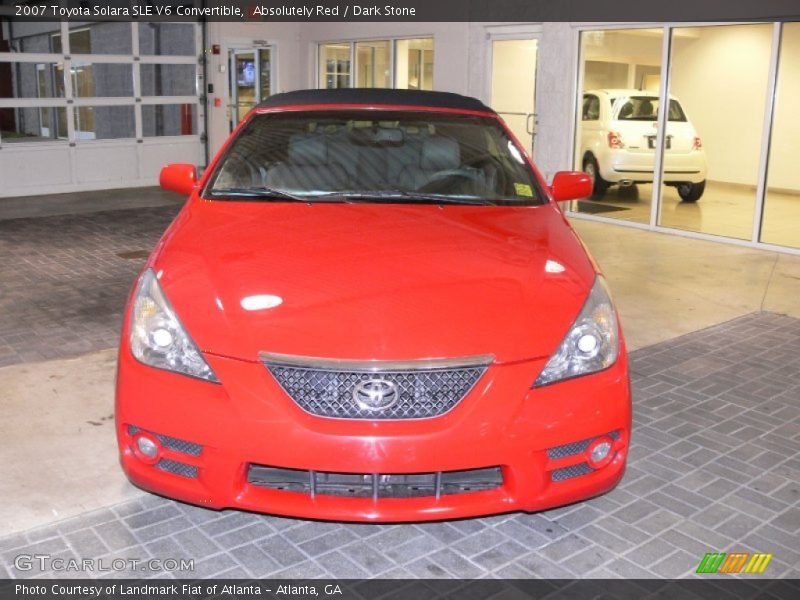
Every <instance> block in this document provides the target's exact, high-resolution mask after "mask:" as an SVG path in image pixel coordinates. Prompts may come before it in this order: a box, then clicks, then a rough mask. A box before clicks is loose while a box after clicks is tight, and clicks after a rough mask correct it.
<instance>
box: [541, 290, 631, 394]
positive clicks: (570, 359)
mask: <svg viewBox="0 0 800 600" xmlns="http://www.w3.org/2000/svg"><path fill="white" fill-rule="evenodd" d="M618 355H619V328H618V326H617V314H616V312H614V305H613V303H612V302H611V296H610V295H609V293H608V287H607V286H606V282H605V279H603V278H602V277H601V276H600V275H598V276H597V277H596V278H595V281H594V285H593V286H592V291H591V292H589V297H588V298H587V299H586V302H585V304H584V305H583V308H582V309H581V312H580V313H578V318H577V319H575V322H574V323H573V324H572V327H571V328H570V330H569V331H568V332H567V335H566V336H565V337H564V340H563V341H562V342H561V345H560V346H559V347H558V350H556V351H555V353H554V354H553V355H552V356H551V357H550V360H549V361H548V362H547V365H545V367H544V370H543V371H542V372H541V374H540V375H539V378H538V379H537V380H536V383H534V386H542V385H547V384H548V383H553V382H555V381H561V380H562V379H569V378H572V377H579V376H580V375H588V374H589V373H596V372H597V371H602V370H603V369H606V368H608V367H610V366H611V365H613V364H614V362H615V361H616V360H617V356H618Z"/></svg>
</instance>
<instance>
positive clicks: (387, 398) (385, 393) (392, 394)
mask: <svg viewBox="0 0 800 600" xmlns="http://www.w3.org/2000/svg"><path fill="white" fill-rule="evenodd" d="M399 396H400V394H399V393H398V391H397V385H396V384H395V383H393V382H391V381H387V380H386V379H365V380H364V381H359V382H358V384H357V385H356V387H355V388H354V389H353V400H355V402H356V404H357V405H358V407H359V408H360V409H361V410H369V411H373V412H374V411H379V410H385V409H387V408H389V407H391V406H393V405H394V403H395V402H397V399H398V397H399Z"/></svg>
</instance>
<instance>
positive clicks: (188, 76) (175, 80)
mask: <svg viewBox="0 0 800 600" xmlns="http://www.w3.org/2000/svg"><path fill="white" fill-rule="evenodd" d="M140 69H141V85H142V96H194V95H195V94H196V93H197V87H196V83H195V79H196V77H197V75H196V73H197V67H196V66H195V65H175V64H173V65H170V64H158V65H150V64H144V65H142V66H141V67H140Z"/></svg>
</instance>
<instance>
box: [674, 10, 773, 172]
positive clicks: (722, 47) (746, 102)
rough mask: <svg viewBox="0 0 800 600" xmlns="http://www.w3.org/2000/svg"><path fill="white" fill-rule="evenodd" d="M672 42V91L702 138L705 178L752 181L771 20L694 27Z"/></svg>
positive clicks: (758, 152)
mask: <svg viewBox="0 0 800 600" xmlns="http://www.w3.org/2000/svg"><path fill="white" fill-rule="evenodd" d="M692 31H693V32H697V33H698V35H697V37H681V36H677V37H676V38H675V39H674V41H673V59H672V85H671V87H670V92H671V93H672V94H673V95H674V96H676V97H677V98H678V99H679V100H680V102H681V105H682V106H683V108H684V109H685V111H686V113H687V116H688V117H689V120H690V121H692V123H693V124H694V126H695V129H697V132H698V135H699V136H700V137H701V138H702V140H703V146H704V147H705V150H706V156H707V157H708V179H709V180H712V181H723V182H728V183H737V184H744V185H750V186H755V185H756V183H757V181H758V165H759V158H760V156H761V136H762V133H763V124H764V107H765V103H766V94H767V80H768V76H769V60H770V48H771V46H772V25H725V26H717V27H702V28H693V29H692Z"/></svg>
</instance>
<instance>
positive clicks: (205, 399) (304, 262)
mask: <svg viewBox="0 0 800 600" xmlns="http://www.w3.org/2000/svg"><path fill="white" fill-rule="evenodd" d="M337 108H347V109H353V108H369V109H371V110H381V109H387V110H397V109H402V110H414V111H423V110H437V111H444V112H458V113H464V112H468V111H456V110H444V109H441V108H436V109H434V108H430V109H427V108H420V107H404V106H372V107H364V106H357V107H356V106H302V107H282V108H280V109H275V110H281V111H286V110H309V111H312V110H319V109H337ZM260 111H264V109H256V110H255V111H253V113H255V112H260ZM251 114H252V113H251ZM478 114H481V115H482V116H490V117H494V118H498V119H499V117H497V115H494V114H493V113H489V114H486V113H478ZM240 127H241V124H240ZM237 131H238V129H237ZM232 135H236V132H234V134H232ZM229 142H230V140H229ZM229 142H228V143H229ZM226 146H227V143H226ZM224 150H225V148H223V149H222V150H221V151H220V154H221V153H222V152H224ZM220 154H218V155H217V158H216V159H215V161H213V162H212V164H211V165H210V166H209V168H208V169H207V170H206V174H205V176H204V179H205V178H207V177H208V176H209V174H210V173H211V172H212V171H213V170H214V165H215V163H216V161H218V160H219V156H220ZM526 156H527V155H526ZM528 160H529V162H530V159H528ZM173 167H174V166H173ZM530 167H531V169H532V170H533V172H534V174H535V176H536V177H537V178H538V180H539V182H540V183H541V185H542V188H543V189H549V188H547V186H546V183H545V181H544V180H543V178H542V176H541V174H540V173H539V172H538V171H537V170H536V168H535V167H534V166H533V164H532V163H530ZM165 171H168V169H165ZM190 179H191V174H190V173H188V172H187V171H186V169H183V170H180V169H175V170H173V171H170V172H169V173H168V176H167V177H164V176H163V175H162V183H163V184H164V185H165V186H167V187H169V186H170V185H172V187H170V189H176V188H179V187H180V188H181V189H185V188H186V187H187V181H188V180H190ZM563 181H564V183H565V184H566V185H565V186H564V187H560V186H559V185H558V180H557V181H556V182H555V184H554V188H555V190H556V191H555V192H552V191H551V193H552V194H553V195H558V191H557V190H558V189H566V188H570V187H572V188H578V191H581V190H582V189H583V187H582V186H583V184H582V182H580V181H577V179H576V178H575V177H572V179H571V180H570V179H569V176H567V179H564V180H563ZM191 183H192V186H190V187H191V189H192V192H191V197H190V198H189V201H188V202H187V203H186V205H185V206H184V208H183V209H182V210H181V212H180V214H179V215H178V217H177V218H176V219H175V221H174V222H173V223H172V225H171V226H170V227H169V229H168V230H167V231H166V233H165V234H164V236H163V237H162V239H161V241H160V242H159V243H158V245H157V247H156V249H155V250H154V252H153V253H152V255H151V256H150V258H149V259H148V261H147V264H146V268H148V267H152V268H153V269H155V271H156V272H158V273H160V274H161V276H160V279H159V283H160V285H161V286H162V288H163V290H164V292H165V293H166V295H167V297H168V298H169V299H170V301H171V303H172V305H173V307H174V308H175V310H176V312H177V313H178V315H179V316H180V319H181V321H182V322H183V324H184V326H185V327H186V329H187V331H188V332H189V333H190V335H191V336H192V338H193V339H194V341H195V342H196V343H197V345H198V346H199V348H200V349H201V351H202V352H203V354H204V356H205V358H206V360H207V361H208V363H209V365H210V366H211V368H212V369H213V370H214V372H215V373H216V374H217V376H218V377H219V380H220V382H221V385H217V384H212V383H208V382H205V381H200V380H197V379H193V378H190V377H186V376H183V375H180V374H175V373H170V372H166V371H163V370H158V369H153V368H150V367H148V366H145V365H143V364H141V363H139V362H138V361H137V360H136V359H134V358H133V356H132V355H131V353H130V349H129V344H128V338H129V329H128V328H129V319H130V301H129V309H128V314H127V316H126V319H125V323H124V326H123V331H122V343H121V346H120V354H119V367H118V378H117V412H116V421H117V434H118V440H119V449H120V455H121V462H122V466H123V468H124V470H125V472H126V473H127V475H128V477H129V478H130V479H131V481H133V482H134V483H135V484H137V485H139V486H141V487H143V488H145V489H148V490H152V491H154V492H156V493H159V494H163V495H166V496H170V497H174V498H177V499H180V500H184V501H187V502H191V503H195V504H200V505H203V506H209V507H212V508H224V507H235V508H241V509H247V510H253V511H258V512H266V513H273V514H282V515H293V516H299V517H309V518H320V519H337V520H356V521H422V520H435V519H449V518H458V517H466V516H474V515H483V514H490V513H498V512H507V511H515V510H523V511H536V510H542V509H545V508H550V507H554V506H559V505H563V504H568V503H571V502H575V501H579V500H582V499H585V498H589V497H591V496H595V495H597V494H601V493H604V492H606V491H608V490H609V489H611V488H612V487H613V486H614V485H616V483H617V482H618V481H619V480H620V478H621V477H622V474H623V472H624V468H625V461H626V458H627V449H628V445H629V436H630V423H631V405H630V387H629V382H628V362H627V356H626V352H625V345H624V341H622V342H621V348H620V356H619V358H618V360H617V361H616V363H615V364H614V365H612V366H611V367H610V368H608V369H606V370H605V371H602V372H599V373H595V374H592V375H587V376H583V377H578V378H575V379H571V380H567V381H562V382H559V383H554V384H551V385H548V386H545V387H541V388H532V384H533V382H534V381H535V380H536V378H537V376H538V375H539V373H540V372H541V370H542V368H543V367H544V365H545V363H546V362H547V360H548V358H549V356H550V355H551V354H552V353H553V351H555V349H556V348H557V347H558V345H559V343H560V342H561V340H562V338H563V337H564V334H565V333H566V332H567V330H568V329H569V327H570V325H571V324H572V322H573V321H574V319H575V317H576V316H577V314H578V312H579V311H580V309H581V307H582V305H583V303H584V301H585V300H586V297H587V296H588V293H589V290H590V288H591V286H592V283H593V280H594V278H595V275H596V267H595V265H594V263H593V261H592V260H591V258H590V257H589V256H588V253H587V252H586V251H585V250H584V248H583V246H582V244H581V242H580V240H579V239H578V237H577V235H576V233H575V232H574V231H573V229H572V228H571V227H570V225H569V223H568V222H567V220H566V218H565V217H564V215H563V214H562V212H561V210H560V208H559V207H558V205H557V204H556V198H554V197H553V196H551V197H550V198H549V202H548V203H547V204H545V205H543V206H533V207H508V206H503V207H490V206H457V205H444V206H436V205H409V204H389V205H373V204H352V205H350V204H310V205H309V204H300V203H282V202H270V203H258V202H233V201H208V200H204V199H202V198H201V197H199V195H198V191H197V190H199V189H202V185H203V184H204V183H205V182H204V181H201V182H200V185H194V182H193V179H192V180H191ZM574 191H575V190H574V189H573V192H574ZM565 193H568V192H565ZM376 232H380V235H377V234H376ZM378 241H379V243H377V242H378ZM548 263H549V265H552V264H553V263H558V264H560V265H561V266H562V267H564V269H563V271H560V272H559V270H558V269H552V268H550V269H546V268H545V267H546V265H548ZM257 294H270V295H275V296H280V297H281V298H282V299H283V302H282V304H280V305H279V306H277V307H275V308H271V309H269V310H262V311H247V310H245V309H243V308H242V305H241V300H242V299H243V298H245V297H247V296H250V295H257ZM259 351H268V352H274V353H281V354H295V355H303V356H318V357H325V358H344V359H384V360H409V359H422V358H444V357H464V356H472V355H482V354H492V355H494V356H495V357H496V359H495V362H494V363H493V364H492V365H491V366H490V367H489V369H488V371H487V372H486V374H485V375H484V376H483V378H482V379H481V380H479V382H478V383H477V385H476V386H475V388H473V389H472V390H471V391H470V393H469V394H468V395H467V396H466V397H465V398H464V399H463V400H462V401H461V402H460V403H459V404H458V405H457V406H456V407H455V408H454V409H453V410H452V411H450V412H449V413H447V414H445V415H442V416H440V417H435V418H431V419H423V420H413V421H367V420H341V419H326V418H320V417H315V416H312V415H310V414H308V413H305V412H304V411H303V410H301V409H300V408H299V406H297V405H296V404H295V403H294V401H293V400H292V399H291V398H289V397H288V396H287V395H286V394H285V392H283V390H282V389H281V388H280V387H279V386H278V384H277V382H276V381H275V380H274V379H273V377H272V376H271V375H270V373H269V372H268V371H267V369H266V368H265V367H264V366H263V365H262V364H261V363H260V362H259V361H258V352H259ZM129 424H132V425H136V426H137V427H140V428H142V429H144V430H146V431H152V432H157V433H159V434H163V435H168V436H172V437H175V438H179V439H183V440H189V441H192V442H196V443H199V444H202V445H203V447H204V449H203V453H202V455H201V456H200V457H197V458H194V457H188V456H187V455H185V454H176V453H175V452H173V451H170V450H169V449H168V448H165V447H163V445H162V446H161V449H160V456H161V457H164V458H172V459H174V460H179V461H181V462H184V463H188V464H192V465H195V466H197V467H198V469H199V475H198V477H197V478H196V479H188V478H184V477H180V476H176V475H173V474H171V473H167V472H163V471H159V470H157V469H154V468H153V467H152V466H151V465H150V464H147V463H146V462H144V461H141V460H140V459H139V458H137V456H136V453H135V451H134V449H133V438H132V437H131V436H130V435H128V433H127V426H128V425H129ZM611 431H619V432H620V438H619V439H618V440H616V441H615V442H614V447H615V454H614V457H613V459H612V460H610V462H609V464H607V465H606V466H604V467H602V468H601V469H598V470H597V471H595V472H593V473H590V474H588V475H584V476H581V477H577V478H574V479H570V480H567V481H562V482H552V481H550V475H549V473H550V471H552V470H553V469H557V468H561V467H565V466H569V465H571V464H577V463H580V462H584V460H585V457H584V456H583V455H581V454H577V455H575V456H572V457H569V458H566V459H560V460H550V459H548V457H547V454H546V450H547V449H548V448H552V447H554V446H558V445H563V444H568V443H571V442H575V441H579V440H583V439H587V438H593V437H596V436H600V435H603V434H606V433H608V432H611ZM249 463H257V464H265V465H271V466H277V467H283V468H294V469H307V470H317V471H330V472H345V473H346V472H356V473H424V472H432V471H449V470H460V469H474V468H480V467H488V466H495V465H500V466H502V468H503V474H504V485H503V486H502V487H500V488H498V489H496V490H492V491H484V492H473V493H466V494H459V495H444V496H442V497H440V498H438V499H436V498H407V499H379V500H377V501H373V500H372V499H367V498H344V497H333V496H322V495H317V496H316V497H314V498H312V497H310V496H308V495H305V494H301V493H296V492H285V491H273V490H267V489H263V488H258V487H255V486H252V485H250V484H248V483H247V481H246V469H247V465H248V464H249Z"/></svg>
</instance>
